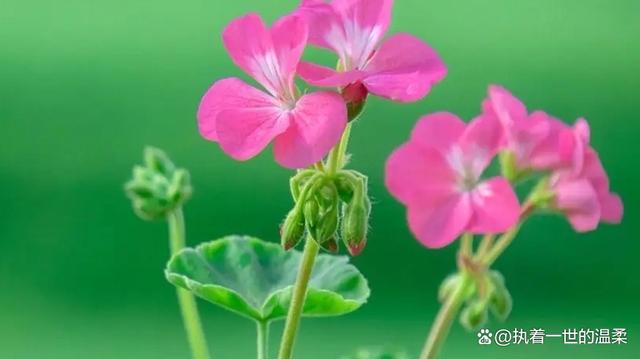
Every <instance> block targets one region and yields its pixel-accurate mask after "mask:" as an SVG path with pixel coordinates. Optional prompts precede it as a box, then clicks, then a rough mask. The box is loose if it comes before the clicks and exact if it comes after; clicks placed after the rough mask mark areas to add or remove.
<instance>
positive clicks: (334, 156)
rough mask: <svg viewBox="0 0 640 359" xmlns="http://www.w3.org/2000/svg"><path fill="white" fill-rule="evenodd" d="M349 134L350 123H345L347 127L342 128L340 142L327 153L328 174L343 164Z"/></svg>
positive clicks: (334, 171)
mask: <svg viewBox="0 0 640 359" xmlns="http://www.w3.org/2000/svg"><path fill="white" fill-rule="evenodd" d="M350 135H351V124H350V123H349V124H347V127H346V128H345V129H344V132H343V133H342V137H341V138H340V142H339V143H338V144H337V145H336V146H335V147H334V148H333V149H332V150H331V153H330V154H329V161H328V164H327V165H328V167H329V172H328V173H329V174H330V175H333V174H335V173H336V172H337V171H338V170H339V169H341V168H342V166H343V165H344V156H345V152H346V151H347V147H348V146H349V136H350Z"/></svg>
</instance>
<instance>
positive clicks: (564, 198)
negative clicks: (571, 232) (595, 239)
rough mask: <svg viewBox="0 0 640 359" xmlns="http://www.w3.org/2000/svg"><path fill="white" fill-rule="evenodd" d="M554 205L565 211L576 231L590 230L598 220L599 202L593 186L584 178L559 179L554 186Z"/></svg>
mask: <svg viewBox="0 0 640 359" xmlns="http://www.w3.org/2000/svg"><path fill="white" fill-rule="evenodd" d="M554 192H555V195H556V207H557V208H558V209H560V210H562V211H563V212H565V213H566V215H567V219H568V220H569V222H570V223H571V226H572V227H573V228H574V229H575V230H576V231H578V232H587V231H592V230H594V229H596V228H597V227H598V222H599V221H600V213H601V212H600V204H599V203H598V196H597V193H596V192H595V190H594V189H593V186H592V185H591V183H589V181H587V180H585V179H567V180H560V181H558V183H557V184H556V185H555V186H554Z"/></svg>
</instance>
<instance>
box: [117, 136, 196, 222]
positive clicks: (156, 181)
mask: <svg viewBox="0 0 640 359" xmlns="http://www.w3.org/2000/svg"><path fill="white" fill-rule="evenodd" d="M144 158H145V166H144V167H143V166H134V168H133V175H132V179H131V180H130V181H129V182H127V183H126V184H125V187H124V189H125V193H126V194H127V196H128V197H129V198H130V199H131V202H132V205H133V209H134V211H135V213H136V214H137V215H138V216H139V217H140V218H142V219H145V220H153V219H161V218H165V217H166V216H167V214H168V213H169V212H171V211H173V210H174V209H176V208H177V207H179V206H181V205H182V204H183V203H184V202H185V201H187V200H188V199H189V198H190V197H191V193H192V188H191V180H190V177H189V172H187V171H186V170H184V169H176V168H175V165H174V164H173V162H171V160H170V159H169V158H168V157H167V155H166V154H165V153H164V152H162V151H161V150H159V149H156V148H151V147H149V148H147V149H145V153H144Z"/></svg>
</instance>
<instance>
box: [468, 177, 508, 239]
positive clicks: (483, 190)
mask: <svg viewBox="0 0 640 359" xmlns="http://www.w3.org/2000/svg"><path fill="white" fill-rule="evenodd" d="M471 205H472V208H473V216H472V217H471V221H470V222H469V226H468V227H467V230H468V231H470V232H473V233H478V234H480V233H482V234H486V233H500V232H504V231H506V230H508V229H509V228H511V227H513V226H514V225H515V224H516V223H517V222H518V220H519V218H520V204H519V203H518V197H517V196H516V194H515V193H514V191H513V188H512V187H511V185H510V184H509V181H507V180H506V179H504V178H502V177H494V178H492V179H489V180H487V181H485V182H482V183H480V184H478V186H477V187H476V188H475V189H474V190H473V191H472V192H471Z"/></svg>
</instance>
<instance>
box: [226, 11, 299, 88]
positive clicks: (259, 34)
mask: <svg viewBox="0 0 640 359" xmlns="http://www.w3.org/2000/svg"><path fill="white" fill-rule="evenodd" d="M222 40H223V42H224V45H225V47H226V48H227V51H228V52H229V55H230V56H231V58H232V59H233V62H234V63H235V64H236V65H237V66H238V67H240V68H242V69H243V70H244V71H245V72H247V73H248V74H249V75H251V76H252V77H253V78H255V79H256V81H258V82H259V83H260V84H261V85H262V86H264V88H265V89H267V91H269V92H270V93H271V94H272V95H273V96H274V97H287V98H291V97H292V92H293V77H294V75H295V70H296V68H297V66H298V62H299V61H300V56H301V55H302V50H303V48H304V45H305V43H306V41H307V28H306V23H305V22H304V20H302V19H300V18H299V17H298V16H296V15H288V16H285V17H283V18H282V19H280V20H278V21H277V22H276V24H274V26H273V29H272V30H269V29H268V28H267V26H266V25H265V24H264V22H263V21H262V18H260V16H259V15H257V14H248V15H245V16H243V17H240V18H237V19H235V20H233V21H232V22H231V23H230V24H229V25H227V27H226V28H225V29H224V31H223V33H222Z"/></svg>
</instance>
